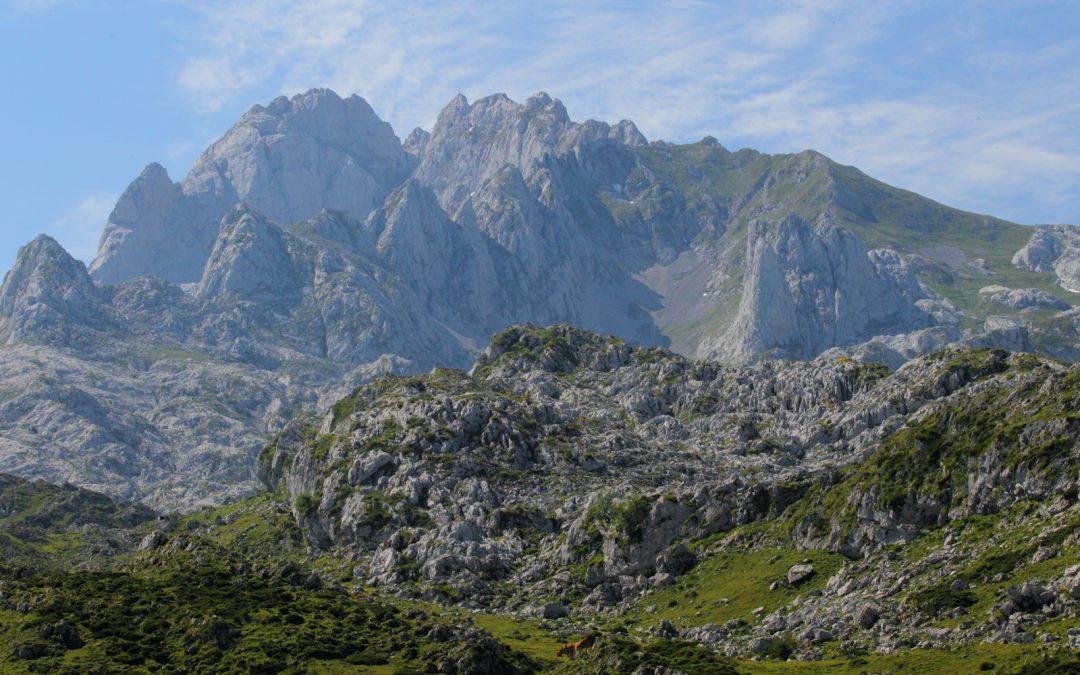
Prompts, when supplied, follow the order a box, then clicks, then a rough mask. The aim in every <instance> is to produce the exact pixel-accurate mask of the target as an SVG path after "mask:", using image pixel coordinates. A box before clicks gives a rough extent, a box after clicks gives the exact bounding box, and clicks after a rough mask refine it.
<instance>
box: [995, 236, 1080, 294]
mask: <svg viewBox="0 0 1080 675" xmlns="http://www.w3.org/2000/svg"><path fill="white" fill-rule="evenodd" d="M1012 262H1013V264H1014V265H1016V266H1017V267H1019V268H1021V269H1027V270H1032V271H1035V272H1054V273H1055V274H1056V275H1057V278H1058V283H1059V284H1060V285H1061V287H1062V288H1064V289H1065V290H1068V291H1071V292H1073V293H1080V227H1077V226H1075V225H1039V226H1037V227H1036V228H1035V231H1034V232H1033V233H1032V234H1031V239H1029V240H1028V243H1027V244H1026V245H1025V246H1024V248H1022V249H1020V250H1019V251H1017V252H1016V255H1014V256H1013V259H1012Z"/></svg>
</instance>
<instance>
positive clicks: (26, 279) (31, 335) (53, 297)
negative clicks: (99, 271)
mask: <svg viewBox="0 0 1080 675" xmlns="http://www.w3.org/2000/svg"><path fill="white" fill-rule="evenodd" d="M105 302H107V293H104V292H102V291H100V290H99V289H98V288H97V287H96V286H94V283H93V282H92V281H91V280H90V276H89V275H88V274H87V272H86V267H85V266H84V265H83V264H82V263H81V262H79V261H77V260H75V259H74V258H72V257H71V256H70V255H68V253H67V251H65V250H64V249H63V247H61V246H60V244H58V243H56V241H54V240H53V239H51V238H49V237H46V236H44V235H42V236H39V237H38V238H37V239H35V240H34V241H33V242H31V243H30V244H27V245H26V246H24V247H23V248H22V249H21V250H20V251H19V255H18V258H17V259H16V261H15V267H13V268H12V269H11V271H10V272H8V274H7V276H5V278H4V283H3V286H0V336H2V337H3V338H4V339H5V342H6V343H8V344H14V343H17V342H20V341H23V340H28V339H35V338H40V337H43V336H46V335H49V336H56V337H58V338H60V339H72V340H75V339H78V336H77V335H76V334H75V333H76V332H77V331H78V330H79V327H81V326H87V327H94V328H99V329H105V328H107V327H108V326H109V324H110V322H109V316H108V314H107V313H105V312H103V311H102V307H103V305H104V304H105Z"/></svg>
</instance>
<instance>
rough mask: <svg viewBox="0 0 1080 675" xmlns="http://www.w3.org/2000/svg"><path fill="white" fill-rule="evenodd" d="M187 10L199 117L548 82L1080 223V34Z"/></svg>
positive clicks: (551, 6) (725, 134)
mask: <svg viewBox="0 0 1080 675" xmlns="http://www.w3.org/2000/svg"><path fill="white" fill-rule="evenodd" d="M184 1H185V2H186V3H187V4H188V5H189V7H190V8H191V9H193V10H194V14H195V16H196V17H198V18H197V20H196V22H195V23H194V24H193V25H191V26H189V27H188V33H187V35H188V37H189V38H190V42H189V45H190V47H191V49H192V52H191V56H190V58H188V59H187V61H186V62H185V64H184V67H183V68H182V70H181V72H180V77H179V81H180V84H181V86H182V87H183V88H184V89H185V90H186V91H187V92H188V93H189V94H190V96H191V97H192V100H193V101H194V102H195V103H196V105H198V106H199V107H202V108H204V109H207V110H214V109H219V108H220V107H221V106H224V105H226V104H235V103H236V102H238V101H244V102H245V103H254V102H256V101H258V100H262V99H266V98H269V97H270V96H272V95H276V94H278V93H295V92H299V91H303V90H306V89H308V88H311V87H313V86H329V87H332V88H334V89H336V90H338V91H339V93H343V94H345V93H353V92H355V93H358V94H360V95H362V96H364V97H365V98H367V99H368V101H369V102H371V104H372V105H373V106H374V107H375V109H376V110H377V111H378V112H379V113H380V114H381V115H382V116H383V117H384V118H386V119H388V120H389V121H391V122H392V123H393V124H394V125H395V128H396V129H397V130H398V132H399V134H402V135H403V134H405V133H407V132H408V131H409V129H411V128H412V127H413V126H417V125H420V126H425V127H429V128H430V125H431V124H432V122H433V121H434V118H435V115H436V114H437V112H438V110H439V109H440V108H441V107H442V106H443V105H445V103H446V102H447V101H448V100H449V99H450V98H451V97H452V96H453V95H454V94H455V93H458V92H463V93H465V94H466V95H467V96H469V98H470V99H475V98H477V97H479V96H483V95H487V94H490V93H494V92H497V91H501V92H505V93H508V94H510V95H511V96H513V97H515V98H519V99H520V98H522V97H524V96H527V95H529V94H531V93H533V92H535V91H537V90H540V89H544V90H546V91H548V92H550V93H551V94H553V95H556V96H559V97H560V98H562V99H563V101H564V102H565V103H566V104H567V107H568V109H569V110H570V112H571V114H572V115H573V116H574V117H575V118H585V117H594V118H597V119H606V120H611V121H614V120H618V119H621V118H624V117H629V118H632V119H634V120H635V121H636V122H637V123H638V126H639V127H640V128H641V129H642V131H643V132H644V133H645V134H646V135H647V136H648V137H650V138H665V139H668V140H674V141H688V140H694V139H696V138H700V137H701V136H703V135H705V134H711V135H714V136H717V137H718V138H720V140H721V142H724V143H725V144H728V145H731V146H734V147H740V146H742V145H747V146H750V147H756V148H758V149H762V150H766V151H771V152H789V151H798V150H801V149H804V148H807V147H812V148H815V149H818V150H820V151H822V152H824V153H825V154H828V155H830V156H832V157H834V158H835V159H837V160H838V161H842V162H844V163H850V164H855V165H857V166H859V167H860V168H862V169H863V170H865V171H866V172H867V173H870V174H871V175H874V176H876V177H878V178H881V179H883V180H885V181H887V182H891V183H894V184H897V185H900V186H902V187H907V188H909V189H914V190H917V191H920V192H923V193H925V194H928V195H929V196H932V197H934V198H936V199H939V200H941V201H944V202H946V203H950V204H953V205H957V206H960V207H963V208H968V209H972V210H978V211H983V212H991V213H995V214H997V215H1002V216H1004V217H1011V218H1014V219H1018V220H1022V221H1023V220H1027V221H1031V220H1045V219H1057V220H1070V219H1071V220H1080V195H1077V194H1076V190H1075V185H1076V184H1078V182H1080V168H1078V158H1080V131H1078V130H1077V129H1076V128H1075V127H1076V125H1075V124H1073V121H1074V120H1075V119H1076V112H1077V109H1076V106H1077V105H1078V104H1080V92H1078V91H1077V90H1076V87H1075V82H1077V81H1080V42H1078V41H1077V40H1075V39H1071V38H1069V37H1065V38H1061V37H1059V39H1056V40H1045V39H1041V36H1042V34H1041V33H1039V31H1035V33H1037V34H1038V35H1039V36H1040V39H1039V40H1038V41H1037V42H1038V44H1035V42H1036V41H1034V40H1030V39H1029V40H1026V41H1025V40H1023V39H1020V38H1017V37H1016V35H1017V34H1019V33H1020V32H1021V31H1020V30H1019V29H1017V30H1013V28H1014V26H1013V25H1012V24H1010V21H1011V19H1010V18H1009V17H1007V16H1006V17H998V16H996V15H995V13H987V12H985V11H983V9H982V8H980V6H979V5H978V3H975V4H971V5H967V4H965V3H964V2H960V3H958V4H957V5H955V7H956V8H958V9H950V10H949V11H944V10H943V11H941V12H940V14H941V16H936V15H934V16H931V15H930V14H931V10H929V9H928V8H927V7H926V6H914V5H899V4H890V3H875V4H873V5H871V4H870V3H862V2H851V1H843V0H836V1H833V2H783V1H778V2H769V3H712V2H699V1H695V0H681V1H671V2H666V3H658V4H650V5H646V4H644V3H643V4H641V5H636V4H635V5H632V6H631V5H629V4H628V3H617V2H598V3H587V4H586V3H577V2H554V3H545V4H544V5H542V6H540V5H535V6H534V5H533V4H524V3H486V2H461V3H453V4H452V5H449V4H447V3H437V2H432V1H428V2H418V3H399V4H393V5H388V4H384V3H376V2H372V1H370V0H309V1H308V2H290V1H286V0H243V1H240V0H214V1H211V0H184ZM1018 12H1019V10H1018ZM920 13H921V14H920ZM998 14H1000V12H999V13H998ZM1029 14H1031V12H1026V13H1025V12H1019V14H1018V16H1022V17H1023V20H1024V21H1031V20H1033V19H1030V18H1029V16H1028V15H1029ZM1053 14H1054V12H1050V16H1049V18H1047V17H1043V20H1044V21H1047V20H1049V21H1052V20H1053V19H1054V16H1053ZM995 22H996V23H995ZM1035 33H1033V34H1035ZM991 45H992V46H991ZM1036 214H1038V215H1036ZM1048 215H1056V216H1057V217H1056V218H1052V217H1046V216H1048Z"/></svg>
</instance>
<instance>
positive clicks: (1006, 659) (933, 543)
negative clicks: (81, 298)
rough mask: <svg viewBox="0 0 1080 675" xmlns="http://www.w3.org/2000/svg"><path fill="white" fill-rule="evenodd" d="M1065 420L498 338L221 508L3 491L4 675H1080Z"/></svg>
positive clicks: (289, 438)
mask: <svg viewBox="0 0 1080 675" xmlns="http://www.w3.org/2000/svg"><path fill="white" fill-rule="evenodd" d="M1078 410H1080V368H1077V367H1075V366H1074V365H1073V364H1070V363H1067V362H1063V361H1059V360H1056V359H1052V358H1048V357H1043V356H1037V355H1033V354H1022V353H1009V352H1006V351H1004V350H999V349H967V348H949V349H946V350H943V351H938V352H935V353H933V354H930V355H926V356H922V357H918V358H916V359H913V360H911V361H909V362H908V363H906V364H905V365H904V366H903V367H902V368H899V369H897V370H895V371H891V370H889V369H888V368H887V367H885V366H882V365H878V364H872V363H860V362H858V361H855V360H853V359H850V358H846V357H838V358H836V359H818V360H816V361H813V362H793V361H766V362H762V363H757V364H753V365H743V366H728V365H723V364H721V363H719V362H715V361H694V360H689V359H687V358H685V357H683V356H679V355H677V354H674V353H672V352H670V351H666V350H663V349H658V348H639V347H632V346H630V345H628V344H627V343H625V342H624V341H623V340H621V339H618V338H614V337H602V336H599V335H597V334H594V333H591V332H588V331H583V330H580V329H575V328H570V327H568V326H551V327H534V326H530V325H518V326H513V327H510V328H508V329H507V330H505V331H503V332H501V333H499V334H497V335H496V336H495V337H494V338H492V340H491V341H490V343H489V345H488V347H487V348H486V349H485V350H484V351H483V353H482V354H481V356H480V357H479V358H478V360H477V361H476V362H475V364H474V365H473V366H472V368H471V369H470V371H469V372H468V373H465V372H462V371H458V370H453V369H435V370H432V371H430V372H428V373H426V374H423V375H412V376H400V375H386V376H382V377H379V378H376V379H374V380H372V381H371V382H369V383H367V384H364V385H362V386H360V387H358V388H357V389H355V390H354V391H353V392H352V393H351V394H350V395H348V396H346V397H344V398H341V399H340V400H339V401H337V402H336V403H334V404H333V405H332V406H330V408H329V410H328V411H327V413H326V414H325V415H323V416H319V417H311V418H297V419H295V420H293V421H292V422H290V423H289V424H288V425H287V426H286V427H285V428H284V430H283V431H282V432H281V433H279V434H278V435H277V436H276V437H275V439H274V440H273V442H271V443H270V444H269V445H268V446H266V447H265V449H264V450H262V452H261V453H260V454H259V457H258V460H257V474H258V476H259V478H260V480H261V481H262V482H263V483H264V488H265V489H264V490H263V491H262V492H260V493H258V494H256V495H254V496H251V497H248V498H244V499H241V500H237V501H234V502H231V503H229V504H227V505H225V506H221V507H217V508H206V509H203V510H200V511H196V512H194V513H192V514H189V515H164V516H159V517H157V516H155V515H154V514H153V513H150V512H148V511H147V510H145V509H141V508H138V507H128V506H119V505H113V504H112V503H111V502H109V501H108V500H104V501H102V500H103V498H101V497H92V496H90V493H87V492H86V491H83V490H80V489H78V488H74V487H70V486H67V487H62V488H54V487H50V486H47V485H46V484H44V483H27V482H26V481H21V480H18V479H4V480H3V481H0V527H2V528H3V529H0V541H4V542H7V543H6V544H4V545H5V546H6V547H8V549H9V552H10V555H9V556H7V557H6V558H5V560H7V561H8V562H6V563H4V564H3V565H2V571H0V618H2V619H3V621H2V622H0V626H3V628H0V649H2V650H3V652H2V653H0V659H4V660H3V661H2V663H3V664H4V667H5V668H7V669H10V670H12V671H13V672H22V671H29V670H63V669H65V668H66V669H68V670H70V671H71V672H88V671H93V670H95V669H98V670H103V671H104V670H115V669H118V668H127V669H130V670H133V671H144V670H146V671H165V672H169V671H177V672H179V671H185V672H186V671H190V670H198V669H202V670H215V671H238V672H249V671H256V672H298V671H301V670H303V671H307V670H309V669H312V668H321V669H323V670H328V671H343V670H348V669H353V670H356V671H358V672H369V671H370V672H461V673H473V672H479V673H504V672H506V673H510V672H534V671H541V670H554V671H558V672H597V673H599V672H626V673H675V672H685V673H699V672H701V673H708V672H715V673H728V672H780V671H783V672H786V671H787V670H791V669H796V670H798V669H803V670H807V671H809V672H816V671H819V670H822V669H828V670H830V671H833V670H835V671H836V672H894V671H900V672H943V671H954V672H987V671H989V672H1030V673H1035V672H1040V673H1042V672H1076V671H1077V669H1080V660H1078V658H1077V653H1078V649H1080V534H1078V533H1080V505H1078V497H1077V489H1078V480H1080V413H1078V412H1077V411H1078ZM88 512H89V513H91V514H93V516H92V517H89V516H86V515H85V514H86V513H88ZM585 635H594V636H595V637H596V641H595V643H594V644H593V646H591V647H589V648H587V649H584V650H582V651H581V653H580V654H579V655H578V656H577V657H576V658H574V659H572V660H570V659H567V658H566V657H556V656H555V653H556V651H557V650H558V648H559V646H560V645H561V644H562V643H564V642H569V641H573V640H578V639H580V638H582V637H583V636H585Z"/></svg>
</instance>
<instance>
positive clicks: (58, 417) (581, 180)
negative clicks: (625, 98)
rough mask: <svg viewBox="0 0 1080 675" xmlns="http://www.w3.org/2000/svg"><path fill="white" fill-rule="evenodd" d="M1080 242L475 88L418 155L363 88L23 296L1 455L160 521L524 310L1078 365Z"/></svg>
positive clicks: (773, 347) (198, 173)
mask: <svg viewBox="0 0 1080 675" xmlns="http://www.w3.org/2000/svg"><path fill="white" fill-rule="evenodd" d="M1078 290H1080V231H1078V229H1077V228H1075V227H1072V226H1065V225H1055V226H1039V227H1035V228H1032V227H1027V226H1021V225H1017V224H1013V223H1009V222H1006V221H1003V220H1000V219H997V218H993V217H989V216H982V215H976V214H971V213H966V212H963V211H958V210H955V209H951V208H948V207H946V206H943V205H940V204H938V203H936V202H933V201H931V200H929V199H925V198H923V197H920V196H918V195H915V194H913V193H910V192H906V191H903V190H900V189H896V188H893V187H890V186H888V185H885V184H883V183H881V182H879V181H876V180H874V179H872V178H870V177H868V176H866V175H865V174H863V173H862V172H860V171H858V170H857V169H855V168H853V167H848V166H842V165H839V164H836V163H835V162H832V161H831V160H829V159H828V158H826V157H824V156H822V155H820V154H818V153H816V152H813V151H805V152H802V153H798V154H792V155H766V154H762V153H758V152H755V151H753V150H739V151H737V152H732V151H730V150H728V149H726V148H724V147H723V146H721V145H720V144H719V143H718V142H717V141H716V140H715V139H713V138H710V137H707V138H705V139H702V140H701V141H699V142H697V143H691V144H684V145H675V144H670V143H666V142H663V141H652V142H650V141H648V140H647V139H646V138H645V137H644V135H642V133H641V132H640V131H639V130H638V129H637V128H636V126H635V125H634V124H633V123H632V122H629V121H625V120H624V121H622V122H619V123H618V124H614V125H612V124H608V123H604V122H597V121H593V120H588V121H585V122H574V121H572V120H571V119H570V117H569V115H568V113H567V111H566V109H565V108H564V106H563V105H562V103H561V102H560V101H558V100H557V99H553V98H551V97H550V96H548V95H547V94H543V93H541V94H537V95H535V96H533V97H530V98H529V99H528V100H526V101H525V102H524V103H520V104H519V103H516V102H514V101H512V100H510V99H509V98H507V97H506V96H503V95H495V96H490V97H487V98H483V99H480V100H477V101H475V102H473V103H469V102H468V101H467V100H466V99H465V98H464V97H462V96H458V97H456V98H455V99H454V100H452V101H451V102H450V103H449V105H447V107H446V108H445V109H444V110H443V111H442V112H441V113H440V114H439V116H438V119H437V121H436V123H435V125H434V127H433V128H432V129H431V131H430V132H429V131H425V130H421V129H417V130H414V131H413V132H412V133H410V134H409V135H408V136H407V137H406V138H405V140H404V141H401V140H400V139H399V138H398V137H397V136H396V135H395V134H394V131H393V130H392V128H391V127H390V126H389V125H388V124H387V123H385V122H384V121H382V120H380V119H379V118H378V116H377V115H376V114H375V112H374V111H373V110H372V108H371V106H369V105H368V103H367V102H365V101H364V100H363V99H361V98H359V97H357V96H351V97H349V98H345V99H342V98H341V97H339V96H338V95H336V94H335V93H334V92H331V91H328V90H312V91H310V92H308V93H306V94H303V95H300V96H295V97H293V98H291V99H288V98H284V97H281V98H278V99H275V100H274V101H272V102H271V103H270V104H269V105H266V106H259V105H257V106H255V107H253V108H252V109H251V110H249V111H248V112H247V113H245V114H244V115H243V116H242V117H241V119H240V120H239V121H238V122H237V123H236V124H235V125H234V126H233V127H232V128H231V129H230V130H228V131H227V132H226V133H225V135H224V136H223V137H222V138H221V139H220V140H219V141H217V142H215V143H214V144H213V145H211V146H210V147H209V148H207V150H206V151H204V152H203V154H202V155H200V157H199V158H198V160H197V161H196V163H195V165H194V166H193V167H192V169H191V171H190V172H189V173H188V174H187V176H186V177H185V178H184V179H183V180H182V181H181V182H180V183H174V182H173V181H172V179H171V178H170V177H169V176H168V174H167V172H166V171H165V169H164V168H163V167H161V166H160V165H157V164H151V165H149V166H148V167H147V168H146V169H144V170H143V172H142V173H141V174H140V175H139V176H138V177H137V178H136V179H135V180H134V181H133V182H132V183H131V185H130V186H129V187H128V188H127V189H126V190H125V191H124V193H123V195H122V196H121V197H120V199H119V201H118V202H117V204H116V207H115V208H114V210H113V212H112V214H111V216H110V217H109V220H108V223H106V225H105V228H104V232H103V235H102V239H101V245H100V249H99V252H98V255H97V257H96V258H95V260H94V261H93V262H92V263H91V264H90V266H89V267H86V266H85V265H83V264H82V263H81V262H79V261H77V260H75V259H73V258H72V257H71V256H70V255H69V254H68V253H67V252H66V251H64V250H63V248H62V247H61V246H59V245H58V244H57V243H56V242H55V241H53V240H51V239H49V238H48V237H39V238H38V239H36V240H34V241H33V242H31V243H30V244H28V245H27V246H26V247H24V248H23V249H22V250H21V251H20V253H19V256H18V259H17V261H16V264H15V266H14V268H13V269H12V270H11V271H10V272H9V273H8V275H7V276H6V278H5V280H4V283H3V286H2V288H0V341H2V342H3V346H2V347H0V374H2V377H3V382H4V385H3V387H2V389H0V424H2V425H3V426H2V432H0V471H7V472H11V473H14V474H18V475H21V476H26V477H31V478H45V479H48V480H50V481H54V482H64V481H70V482H72V483H76V484H78V485H81V486H84V487H87V488H92V489H96V490H99V491H101V492H104V493H106V494H109V495H111V496H114V497H118V498H124V499H129V500H141V501H144V502H145V503H147V504H149V505H151V506H153V507H155V508H161V509H176V508H179V509H192V508H195V507H197V506H200V505H206V504H214V503H219V502H220V501H221V500H222V499H225V498H230V497H238V496H240V495H243V494H246V493H249V492H250V491H251V490H253V489H254V488H255V487H256V480H255V475H254V467H255V461H254V460H255V457H256V455H257V454H258V453H259V451H260V450H261V449H262V448H263V447H264V446H265V444H266V443H267V441H268V440H269V439H270V438H271V437H272V436H273V435H274V433H276V432H277V431H279V430H280V429H282V428H284V426H285V425H286V423H287V422H288V421H289V420H290V419H294V418H296V417H297V416H301V415H303V414H306V413H313V412H314V413H321V412H324V411H326V410H328V409H329V408H330V406H331V405H332V404H334V403H335V402H336V401H338V400H339V399H341V398H342V397H343V396H345V395H347V394H349V393H350V392H351V391H352V390H353V389H354V388H355V387H357V386H359V385H361V384H363V383H364V382H367V381H369V380H371V379H372V378H373V377H376V376H378V375H380V374H384V373H396V374H411V373H422V372H427V371H429V370H431V369H432V368H435V367H457V368H465V367H468V365H469V364H470V363H472V362H473V361H474V359H475V358H476V357H477V356H478V355H479V354H480V353H481V351H482V350H483V349H484V347H485V345H486V344H487V343H488V339H489V336H491V335H492V334H495V333H497V332H499V331H501V330H503V329H504V328H506V327H507V326H510V325H513V324H518V323H521V322H531V323H534V324H554V323H568V324H573V325H575V326H579V327H582V328H585V329H589V330H592V331H596V332H598V333H601V334H614V335H618V336H621V337H622V338H625V339H626V340H627V341H628V342H629V343H630V344H631V345H635V346H659V347H666V348H670V349H672V350H674V351H676V352H678V353H681V354H683V355H685V356H687V357H696V358H703V359H709V360H712V361H715V362H717V363H719V364H723V365H726V366H743V365H746V364H753V363H757V362H761V361H765V360H772V359H796V360H814V359H818V360H823V361H832V360H835V359H837V358H853V359H855V360H858V361H870V362H879V363H883V364H886V365H888V366H890V367H893V368H896V367H899V366H900V365H902V364H903V363H905V362H906V361H908V360H909V359H912V358H915V357H918V356H920V355H922V354H926V353H929V352H931V351H934V350H937V349H940V348H942V347H945V346H947V345H950V344H961V345H967V346H972V347H1004V348H1007V349H1010V350H1014V351H1036V352H1041V353H1044V354H1047V355H1050V356H1054V357H1057V358H1060V359H1065V360H1070V361H1075V360H1078V359H1080V309H1078V308H1077V304H1078V302H1077V298H1078V297H1080V296H1078V295H1077V291H1078Z"/></svg>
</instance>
